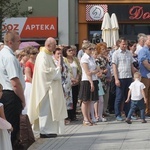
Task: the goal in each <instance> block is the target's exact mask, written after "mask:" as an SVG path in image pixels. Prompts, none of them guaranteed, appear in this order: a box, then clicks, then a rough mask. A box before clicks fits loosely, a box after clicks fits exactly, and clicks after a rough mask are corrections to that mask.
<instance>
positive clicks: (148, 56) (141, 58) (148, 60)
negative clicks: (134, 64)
mask: <svg viewBox="0 0 150 150" xmlns="http://www.w3.org/2000/svg"><path fill="white" fill-rule="evenodd" d="M144 41H145V45H144V47H143V48H142V49H141V50H140V52H139V53H138V62H139V70H140V73H141V76H142V80H141V81H142V83H144V85H145V87H146V88H145V89H144V91H145V95H146V98H147V104H146V110H145V113H146V115H147V116H150V35H147V36H146V37H145V38H144Z"/></svg>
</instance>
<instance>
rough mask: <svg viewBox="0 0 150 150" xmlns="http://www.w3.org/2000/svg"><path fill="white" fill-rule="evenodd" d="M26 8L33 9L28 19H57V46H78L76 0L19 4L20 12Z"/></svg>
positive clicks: (36, 0)
mask: <svg viewBox="0 0 150 150" xmlns="http://www.w3.org/2000/svg"><path fill="white" fill-rule="evenodd" d="M13 1H14V2H18V1H19V0H13ZM65 4H66V5H65ZM28 7H32V8H33V12H32V13H30V14H29V15H28V17H58V38H57V39H58V43H59V44H68V45H71V44H73V45H74V44H78V19H77V17H78V16H77V13H78V11H77V9H78V0H28V1H27V2H26V1H24V2H22V3H21V6H20V11H27V10H28ZM66 21H67V22H66Z"/></svg>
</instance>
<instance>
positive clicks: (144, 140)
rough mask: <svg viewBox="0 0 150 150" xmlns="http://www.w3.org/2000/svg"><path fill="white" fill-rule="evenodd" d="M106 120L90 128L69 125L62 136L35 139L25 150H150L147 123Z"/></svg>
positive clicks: (149, 122) (78, 122) (76, 124)
mask: <svg viewBox="0 0 150 150" xmlns="http://www.w3.org/2000/svg"><path fill="white" fill-rule="evenodd" d="M80 119H81V118H80ZM107 119H108V122H99V123H97V125H94V126H83V125H82V121H81V120H80V121H75V122H71V124H69V125H66V126H65V134H64V135H61V136H58V137H57V138H53V139H52V138H51V139H41V138H39V137H38V136H37V137H36V142H35V143H33V144H32V145H31V146H30V148H29V149H28V150H150V119H147V123H144V124H143V123H141V122H140V121H141V120H140V119H138V120H136V121H133V123H132V124H130V125H129V124H127V123H126V122H125V121H121V122H119V121H116V120H115V117H114V115H111V116H110V117H107Z"/></svg>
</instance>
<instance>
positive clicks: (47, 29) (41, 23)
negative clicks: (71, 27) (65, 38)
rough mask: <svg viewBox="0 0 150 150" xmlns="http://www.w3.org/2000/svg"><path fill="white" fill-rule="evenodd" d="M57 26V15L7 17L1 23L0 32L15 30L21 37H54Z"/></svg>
mask: <svg viewBox="0 0 150 150" xmlns="http://www.w3.org/2000/svg"><path fill="white" fill-rule="evenodd" d="M57 26H58V24H57V17H50V18H47V17H44V18H42V17H41V18H8V19H6V20H5V21H4V23H3V25H2V32H3V33H5V32H6V31H8V30H16V31H18V32H19V34H20V36H21V38H47V37H50V36H51V37H54V38H56V37H57V32H58V29H57Z"/></svg>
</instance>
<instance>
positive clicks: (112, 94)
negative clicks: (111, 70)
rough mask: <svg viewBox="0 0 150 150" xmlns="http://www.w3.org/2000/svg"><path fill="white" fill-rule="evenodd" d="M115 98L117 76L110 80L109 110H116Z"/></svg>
mask: <svg viewBox="0 0 150 150" xmlns="http://www.w3.org/2000/svg"><path fill="white" fill-rule="evenodd" d="M115 98H116V84H115V78H114V76H113V77H112V80H111V82H110V90H109V101H108V110H109V111H110V112H111V111H114V104H115Z"/></svg>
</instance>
